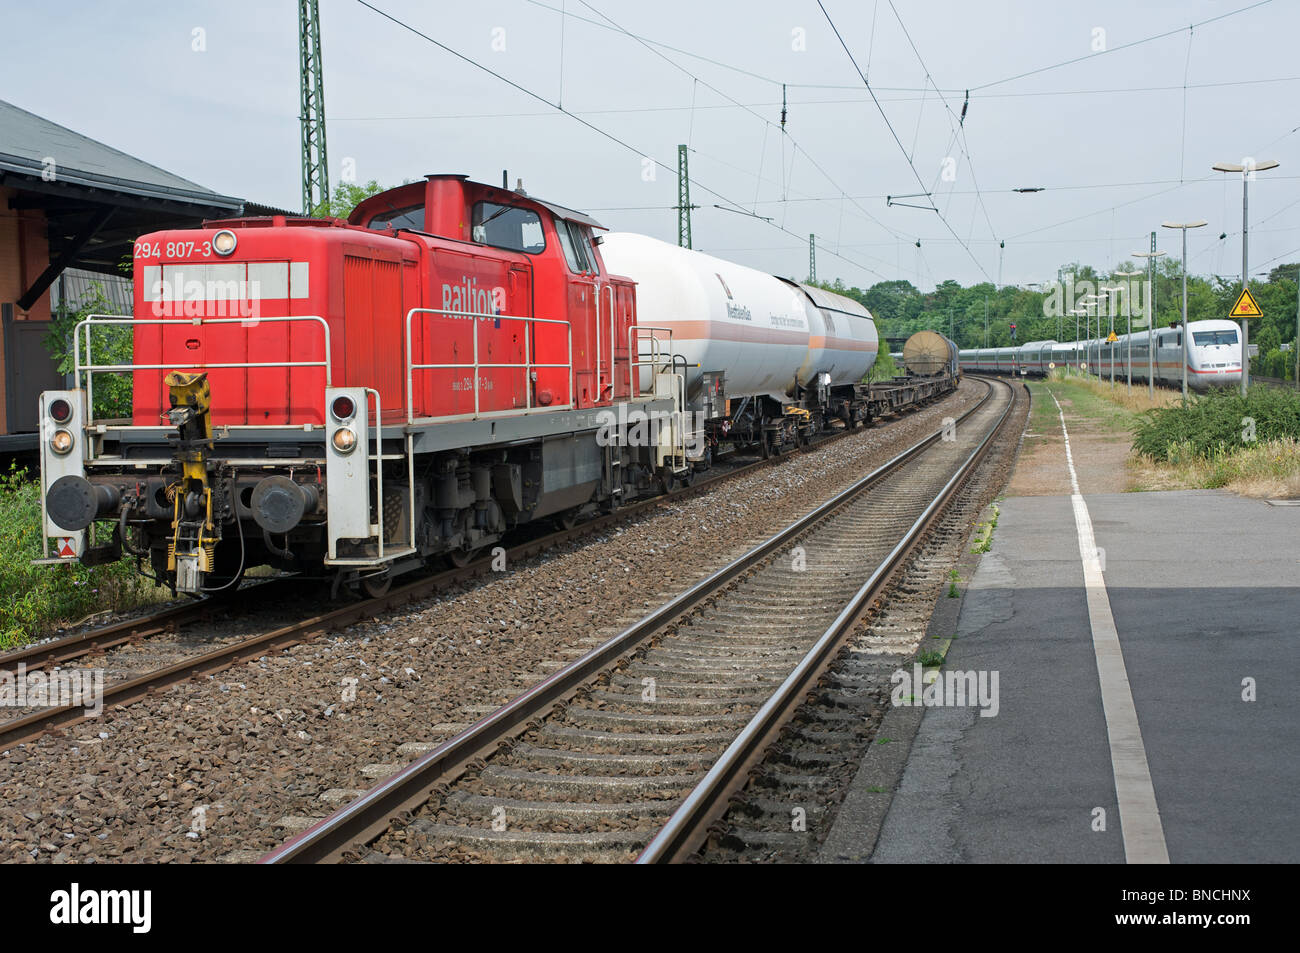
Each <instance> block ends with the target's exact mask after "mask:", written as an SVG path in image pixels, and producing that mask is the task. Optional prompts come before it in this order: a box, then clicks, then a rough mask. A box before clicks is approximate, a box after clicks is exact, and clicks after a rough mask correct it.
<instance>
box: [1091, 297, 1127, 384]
mask: <svg viewBox="0 0 1300 953" xmlns="http://www.w3.org/2000/svg"><path fill="white" fill-rule="evenodd" d="M1100 290H1102V291H1104V292H1106V317H1108V318H1110V327H1109V328H1108V329H1107V332H1106V346H1107V347H1109V346H1110V336H1111V335H1112V334H1114V333H1115V299H1114V297H1113V295H1117V294H1119V293H1120V291H1121V290H1123V289H1122V288H1120V287H1119V286H1115V287H1111V288H1102V289H1100ZM1097 337H1098V338H1099V339H1100V338H1101V321H1098V322H1097ZM1097 351H1098V353H1099V354H1100V351H1101V345H1100V344H1098V345H1097ZM1107 357H1108V358H1109V359H1110V386H1111V387H1114V386H1115V353H1114V351H1112V352H1111V353H1110V354H1108V355H1107Z"/></svg>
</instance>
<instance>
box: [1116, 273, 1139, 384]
mask: <svg viewBox="0 0 1300 953" xmlns="http://www.w3.org/2000/svg"><path fill="white" fill-rule="evenodd" d="M1115 274H1116V275H1117V276H1118V277H1120V278H1136V277H1137V276H1138V275H1140V274H1142V272H1140V271H1117V272H1115ZM1132 291H1133V286H1132V285H1131V284H1130V285H1129V305H1128V314H1126V315H1124V365H1125V370H1126V371H1127V373H1128V383H1127V385H1125V386H1126V393H1129V394H1132V393H1133V304H1132V301H1133V293H1132Z"/></svg>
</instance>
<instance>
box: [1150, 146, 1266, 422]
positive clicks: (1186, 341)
mask: <svg viewBox="0 0 1300 953" xmlns="http://www.w3.org/2000/svg"><path fill="white" fill-rule="evenodd" d="M1273 164H1274V165H1277V163H1276V162H1275V163H1273ZM1160 224H1161V226H1162V227H1163V228H1176V229H1178V230H1179V231H1181V232H1182V233H1183V326H1182V328H1181V329H1180V330H1181V331H1182V335H1181V336H1182V339H1183V406H1187V352H1188V348H1189V347H1190V346H1191V344H1190V342H1189V339H1190V338H1191V335H1190V334H1188V333H1187V230H1188V229H1189V228H1201V227H1202V226H1204V225H1205V224H1206V222H1205V220H1204V219H1197V220H1196V221H1195V222H1181V223H1180V222H1161V223H1160ZM1242 241H1243V242H1244V241H1245V237H1244V236H1243V237H1242ZM1245 277H1246V276H1245V274H1244V273H1243V274H1242V279H1243V281H1244V280H1245ZM1242 337H1243V339H1244V337H1245V335H1244V333H1243V335H1242ZM1249 359H1250V358H1249V355H1246V360H1247V361H1249ZM1242 382H1243V385H1244V382H1245V377H1242ZM1242 393H1243V394H1244V393H1245V391H1244V390H1243V391H1242Z"/></svg>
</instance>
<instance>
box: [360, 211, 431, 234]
mask: <svg viewBox="0 0 1300 953" xmlns="http://www.w3.org/2000/svg"><path fill="white" fill-rule="evenodd" d="M366 228H375V229H379V228H413V229H415V230H416V231H420V230H422V229H423V228H424V206H423V205H412V206H411V207H410V208H399V209H387V210H385V211H383V212H380V213H379V214H377V215H375V216H373V217H372V218H371V219H370V221H369V222H367V223H366Z"/></svg>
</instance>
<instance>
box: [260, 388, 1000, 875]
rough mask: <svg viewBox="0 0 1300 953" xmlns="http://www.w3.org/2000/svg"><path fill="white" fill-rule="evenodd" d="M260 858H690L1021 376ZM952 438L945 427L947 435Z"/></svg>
mask: <svg viewBox="0 0 1300 953" xmlns="http://www.w3.org/2000/svg"><path fill="white" fill-rule="evenodd" d="M987 386H988V393H987V394H986V396H985V398H984V400H982V401H981V402H980V403H979V404H978V405H977V406H976V407H974V408H972V409H971V410H970V411H968V412H967V413H966V414H964V415H963V417H962V418H960V420H959V421H957V422H956V424H957V425H956V426H955V427H954V428H953V429H952V431H951V433H948V434H944V433H943V432H941V433H936V434H934V435H932V436H931V437H929V438H927V439H926V440H923V441H921V442H920V443H918V444H916V445H914V446H913V447H911V448H910V449H908V450H906V451H904V452H903V453H902V454H899V455H898V456H897V457H895V458H894V459H893V460H892V461H890V462H889V463H887V464H886V465H885V466H883V467H881V468H879V469H878V470H876V471H874V472H873V473H871V474H869V475H868V476H866V477H864V478H863V479H862V480H860V481H859V482H858V483H856V484H855V485H854V486H852V487H850V488H849V489H847V490H845V491H844V492H843V493H841V494H839V495H838V496H836V497H835V498H834V499H832V500H830V501H828V502H826V503H825V504H823V505H822V506H820V507H818V508H817V509H816V510H815V511H813V512H812V513H810V514H808V515H807V516H805V517H804V518H802V519H800V520H798V521H797V522H795V523H794V524H791V525H790V526H789V527H787V528H786V529H785V530H783V531H781V532H780V533H778V534H776V535H775V536H773V537H771V538H770V539H768V540H767V541H766V542H764V543H762V544H760V545H759V546H757V547H755V548H754V549H752V550H750V551H749V552H748V553H747V554H745V555H744V556H742V557H741V558H740V559H738V560H736V561H735V562H733V563H731V564H730V565H728V566H726V567H724V568H722V569H720V570H718V571H717V572H715V573H714V574H713V575H711V576H710V577H708V578H707V579H705V580H703V581H702V582H700V583H699V584H697V585H696V586H694V587H692V588H691V589H690V590H689V591H687V592H685V593H683V594H681V595H679V596H677V597H676V598H674V599H672V600H671V601H669V602H667V603H666V604H664V605H663V606H661V607H660V608H658V609H657V610H655V611H654V612H652V613H650V614H649V615H647V616H646V617H645V618H643V619H642V620H641V621H640V622H638V623H636V624H635V625H633V626H631V627H630V628H628V629H627V630H625V631H624V632H622V633H620V634H619V635H617V636H615V637H614V638H612V639H610V640H609V641H607V642H605V643H604V644H603V645H600V646H598V647H597V648H595V649H593V650H592V651H591V652H589V653H588V654H587V655H585V656H583V657H582V658H580V659H578V660H576V661H574V662H573V663H571V664H570V665H568V666H567V667H565V668H564V669H562V670H560V671H558V672H556V673H555V674H554V675H552V676H551V677H549V678H547V679H545V680H544V681H542V682H540V683H538V684H536V685H534V686H533V687H532V688H530V689H529V690H527V691H526V692H524V693H523V694H521V695H519V696H518V697H516V698H515V699H513V700H512V701H510V702H509V703H508V704H506V705H505V706H503V707H502V708H500V709H498V710H496V711H494V712H492V713H491V714H489V715H487V716H486V717H484V718H482V719H480V720H479V721H478V722H476V723H475V724H473V725H471V726H470V727H469V728H467V729H466V730H464V731H463V732H461V733H460V734H458V735H456V736H455V737H453V738H451V739H449V740H448V741H446V742H445V743H443V744H441V745H438V746H437V747H436V748H434V749H433V750H431V751H429V752H428V753H427V754H425V755H424V756H422V757H421V758H419V759H418V760H417V761H415V762H414V763H412V764H411V765H409V766H407V767H406V768H404V769H403V770H401V771H399V772H398V773H396V774H395V775H393V776H392V777H390V778H388V779H387V780H385V781H383V782H382V783H380V784H379V785H377V786H376V787H374V788H372V789H371V790H370V791H368V792H366V793H365V794H363V795H362V796H361V797H359V798H357V799H356V800H354V801H353V802H352V803H350V804H348V805H347V806H346V807H344V808H342V809H340V810H339V811H336V812H335V813H334V814H332V815H331V816H330V817H328V818H325V819H324V820H322V821H320V822H319V823H317V824H315V825H314V826H312V827H311V828H309V829H308V830H306V831H304V832H303V833H302V834H300V835H298V836H297V837H295V838H293V839H292V840H290V841H288V842H287V843H286V844H284V845H282V846H281V847H280V848H279V849H277V850H275V851H272V852H271V853H269V854H267V855H266V856H265V857H263V858H262V860H263V862H265V863H284V862H321V861H339V860H357V859H361V860H370V861H377V862H383V861H389V860H405V859H415V860H467V859H468V860H503V861H504V860H508V861H514V860H539V859H541V860H584V861H626V860H631V859H633V858H637V859H639V860H641V861H643V862H656V861H667V860H680V859H682V858H685V857H688V856H690V855H691V853H692V852H693V851H694V850H695V849H696V848H697V847H698V845H699V844H700V842H701V840H702V838H703V836H704V831H705V830H706V829H707V827H708V825H709V824H710V823H711V822H712V821H713V820H715V819H716V818H718V817H719V816H721V814H722V812H723V811H724V810H725V808H726V805H727V803H728V800H729V798H730V797H731V795H732V794H734V793H735V792H736V791H738V790H739V789H740V788H741V787H742V786H743V785H744V783H745V780H746V778H747V776H748V772H749V771H750V770H751V768H753V767H754V766H755V765H756V764H758V763H759V762H760V761H761V759H762V756H763V753H764V752H765V750H766V749H767V747H768V745H769V743H770V742H771V740H772V739H773V738H774V737H776V735H777V734H778V733H779V732H780V730H781V729H782V727H783V726H784V725H785V724H786V723H787V722H788V721H789V719H790V718H791V717H792V715H793V713H794V711H795V710H796V709H797V708H798V705H799V703H800V701H801V700H802V699H803V697H804V696H805V695H806V694H807V692H808V691H810V690H811V689H812V688H813V687H815V685H816V684H817V681H818V679H819V678H820V677H821V675H822V673H823V672H824V671H825V670H826V668H827V666H828V665H829V663H830V661H831V660H832V659H833V658H834V656H835V655H836V653H837V652H838V650H839V647H840V646H841V645H842V644H843V641H844V639H845V638H846V637H847V636H848V634H849V633H851V632H852V630H853V629H854V627H855V626H856V624H857V622H858V621H859V620H860V619H861V618H862V617H863V615H864V614H866V613H867V612H868V611H870V609H871V607H872V606H873V605H874V604H875V603H876V602H877V601H878V599H879V597H880V596H881V594H882V593H883V592H884V591H885V590H886V588H887V586H888V584H889V581H890V580H891V578H893V576H894V574H895V573H896V572H898V571H900V569H901V567H903V566H904V565H905V564H906V562H907V559H908V556H909V555H910V554H911V553H912V551H913V550H914V548H915V547H916V546H918V545H919V544H920V542H921V541H922V539H923V538H924V537H925V535H926V532H927V530H928V529H929V528H930V527H931V526H932V525H933V524H934V522H935V521H936V520H937V519H938V518H939V516H940V515H941V513H942V512H943V510H944V508H945V506H946V505H947V503H948V502H949V501H950V500H951V499H952V498H953V496H954V494H955V493H956V492H957V490H958V489H959V487H960V486H961V485H962V484H963V483H964V481H965V480H966V479H968V478H969V476H970V474H971V473H972V472H974V469H975V467H976V466H977V465H978V463H979V462H980V460H981V459H982V457H983V455H984V453H985V451H986V450H987V448H988V446H989V445H990V442H991V440H992V438H993V436H994V435H995V434H996V432H997V431H998V429H999V428H1000V427H1001V426H1002V424H1003V422H1004V421H1005V420H1006V419H1007V414H1008V411H1009V410H1010V407H1011V405H1012V399H1011V396H1012V388H1013V386H1014V385H1011V384H1008V383H1005V382H1001V381H988V382H987ZM948 436H951V437H952V438H953V439H947V437H948Z"/></svg>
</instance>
